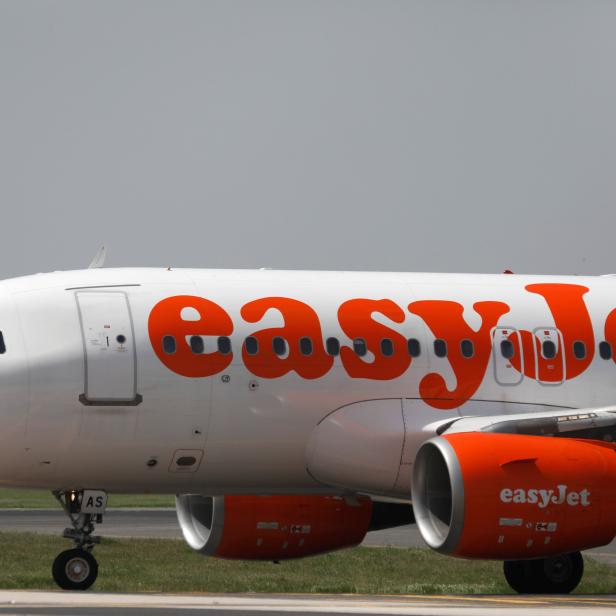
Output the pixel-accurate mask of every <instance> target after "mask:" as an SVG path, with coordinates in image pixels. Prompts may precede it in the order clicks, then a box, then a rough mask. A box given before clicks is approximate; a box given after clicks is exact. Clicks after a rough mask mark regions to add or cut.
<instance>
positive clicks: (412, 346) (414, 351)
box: [406, 338, 421, 357]
mask: <svg viewBox="0 0 616 616" xmlns="http://www.w3.org/2000/svg"><path fill="white" fill-rule="evenodd" d="M406 345H407V348H408V351H409V355H410V356H411V357H419V356H420V355H421V345H420V344H419V340H417V338H409V339H408V340H407V342H406Z"/></svg>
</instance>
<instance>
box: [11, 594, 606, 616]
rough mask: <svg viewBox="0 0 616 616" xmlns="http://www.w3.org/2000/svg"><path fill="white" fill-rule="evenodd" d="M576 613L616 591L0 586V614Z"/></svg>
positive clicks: (598, 614)
mask: <svg viewBox="0 0 616 616" xmlns="http://www.w3.org/2000/svg"><path fill="white" fill-rule="evenodd" d="M546 608H547V610H549V613H550V616H564V615H567V616H572V615H573V614H577V613H579V612H580V611H582V610H585V611H586V610H587V611H589V612H590V613H591V614H592V616H604V615H605V616H607V615H608V614H609V615H612V616H613V614H614V613H615V612H614V611H615V610H616V596H612V595H609V596H608V595H604V596H592V597H591V596H575V595H573V596H570V597H542V596H533V597H519V596H472V597H471V596H453V597H440V596H432V597H426V596H417V595H403V596H395V597H381V596H379V597H373V596H365V595H317V596H314V595H252V596H251V595H244V594H242V595H168V594H167V595H163V594H153V593H152V594H146V593H144V594H108V593H96V592H87V593H70V592H61V591H58V592H36V591H11V590H3V591H0V614H2V615H5V614H14V615H23V614H31V615H33V616H34V615H36V616H39V615H40V616H43V615H45V616H48V615H49V616H51V615H58V614H66V615H67V616H72V615H74V616H77V615H79V616H107V615H112V614H113V615H114V616H116V615H117V616H136V615H138V614H154V615H155V616H163V615H164V616H167V615H173V616H177V615H181V614H186V613H187V611H188V610H192V611H193V612H194V611H195V610H199V611H201V612H207V614H208V616H217V615H220V616H244V615H252V614H254V613H255V612H258V613H259V614H260V615H261V616H269V615H274V614H306V613H309V614H310V613H313V614H317V613H329V614H333V613H335V614H365V615H369V614H374V615H376V614H404V615H407V614H408V615H413V616H466V615H468V616H471V614H472V615H479V616H497V615H498V616H502V614H503V612H505V611H506V613H507V615H508V616H532V615H534V614H536V613H537V612H538V611H540V610H543V609H546Z"/></svg>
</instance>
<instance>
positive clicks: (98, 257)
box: [88, 246, 107, 269]
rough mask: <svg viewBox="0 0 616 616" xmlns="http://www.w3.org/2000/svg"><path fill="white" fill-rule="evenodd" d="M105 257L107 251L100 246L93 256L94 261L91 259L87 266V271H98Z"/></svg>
mask: <svg viewBox="0 0 616 616" xmlns="http://www.w3.org/2000/svg"><path fill="white" fill-rule="evenodd" d="M106 256H107V249H106V248H105V247H104V246H101V247H100V248H99V249H98V252H97V253H96V254H95V255H94V259H92V262H91V263H90V265H88V269H98V268H99V267H103V265H104V264H105V257H106Z"/></svg>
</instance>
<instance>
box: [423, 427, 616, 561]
mask: <svg viewBox="0 0 616 616" xmlns="http://www.w3.org/2000/svg"><path fill="white" fill-rule="evenodd" d="M615 480H616V446H615V445H612V444H608V443H604V442H601V441H591V440H578V439H569V438H553V437H542V436H526V435H515V434H493V433H492V434H490V433H481V432H466V433H456V434H451V435H445V436H440V437H436V438H433V439H431V440H429V441H427V442H426V443H424V444H423V445H422V446H421V448H420V449H419V451H418V453H417V457H416V459H415V464H414V468H413V484H412V496H413V508H414V511H415V518H416V521H417V525H418V527H419V530H420V532H421V535H422V537H423V538H424V540H425V541H426V543H427V544H428V545H429V546H430V547H432V548H434V549H435V550H438V551H439V552H443V553H445V554H451V555H454V556H460V557H463V558H489V559H499V560H514V559H524V560H529V559H533V558H545V557H550V556H552V555H558V554H565V553H568V552H573V551H579V550H584V549H588V548H592V547H597V546H600V545H605V544H606V543H609V542H610V541H611V540H612V539H613V537H614V535H615V534H616V516H615V515H614V514H615V513H616V484H615Z"/></svg>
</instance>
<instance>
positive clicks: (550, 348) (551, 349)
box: [541, 340, 556, 359]
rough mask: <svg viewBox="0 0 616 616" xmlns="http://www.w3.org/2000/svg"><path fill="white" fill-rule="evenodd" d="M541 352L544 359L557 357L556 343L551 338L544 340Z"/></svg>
mask: <svg viewBox="0 0 616 616" xmlns="http://www.w3.org/2000/svg"><path fill="white" fill-rule="evenodd" d="M541 354H542V355H543V358H544V359H554V358H555V357H556V345H555V344H554V343H553V342H552V341H551V340H544V341H543V343H542V344H541Z"/></svg>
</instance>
